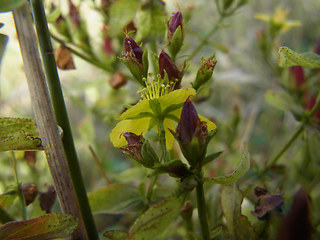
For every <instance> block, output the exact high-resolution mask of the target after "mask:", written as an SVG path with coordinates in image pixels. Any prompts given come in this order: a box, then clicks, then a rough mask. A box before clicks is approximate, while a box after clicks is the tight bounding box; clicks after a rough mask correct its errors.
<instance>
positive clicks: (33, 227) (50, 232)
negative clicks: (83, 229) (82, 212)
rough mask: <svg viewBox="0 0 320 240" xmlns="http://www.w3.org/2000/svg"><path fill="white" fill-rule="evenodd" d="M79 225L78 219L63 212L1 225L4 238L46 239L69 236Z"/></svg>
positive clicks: (1, 233)
mask: <svg viewBox="0 0 320 240" xmlns="http://www.w3.org/2000/svg"><path fill="white" fill-rule="evenodd" d="M77 226H78V219H77V218H76V217H74V216H71V215H68V214H61V213H52V214H46V215H43V216H41V217H37V218H34V219H30V220H26V221H17V222H9V223H6V224H4V225H2V226H1V227H0V239H2V240H13V239H20V240H39V239H41V240H46V239H53V238H63V237H67V236H69V235H70V234H71V233H72V232H73V231H74V230H75V229H76V227H77Z"/></svg>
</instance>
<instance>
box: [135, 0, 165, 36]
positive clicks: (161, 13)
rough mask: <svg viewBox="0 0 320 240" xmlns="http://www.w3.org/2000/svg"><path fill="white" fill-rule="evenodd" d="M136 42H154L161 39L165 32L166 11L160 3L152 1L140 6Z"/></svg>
mask: <svg viewBox="0 0 320 240" xmlns="http://www.w3.org/2000/svg"><path fill="white" fill-rule="evenodd" d="M137 20H138V21H137V29H138V32H137V36H136V40H137V41H138V42H140V41H142V40H148V41H155V40H158V39H161V38H162V37H163V36H164V34H165V30H166V21H167V17H166V11H165V7H164V4H163V2H162V1H159V0H154V1H149V2H148V3H146V4H144V5H143V6H142V9H141V11H140V12H139V14H138V19H137Z"/></svg>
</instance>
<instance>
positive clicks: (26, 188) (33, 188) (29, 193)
mask: <svg viewBox="0 0 320 240" xmlns="http://www.w3.org/2000/svg"><path fill="white" fill-rule="evenodd" d="M21 191H22V193H23V195H24V200H25V202H26V206H28V205H29V204H30V203H33V201H34V200H35V199H36V197H37V195H38V187H37V185H35V184H34V183H25V184H23V185H22V186H21Z"/></svg>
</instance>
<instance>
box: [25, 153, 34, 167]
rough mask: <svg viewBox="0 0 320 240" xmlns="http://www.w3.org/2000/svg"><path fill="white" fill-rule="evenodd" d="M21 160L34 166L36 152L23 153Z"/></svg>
mask: <svg viewBox="0 0 320 240" xmlns="http://www.w3.org/2000/svg"><path fill="white" fill-rule="evenodd" d="M23 159H24V160H26V161H27V162H28V163H30V164H32V165H34V164H35V163H36V161H37V157H36V151H25V152H24V156H23Z"/></svg>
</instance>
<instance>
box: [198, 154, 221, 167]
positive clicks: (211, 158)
mask: <svg viewBox="0 0 320 240" xmlns="http://www.w3.org/2000/svg"><path fill="white" fill-rule="evenodd" d="M222 153H223V151H220V152H216V153H212V154H210V155H208V156H206V157H205V158H204V159H203V161H202V163H201V164H202V166H205V165H206V164H208V163H210V162H212V161H214V160H216V159H217V158H218V157H219V156H220V155H221V154H222Z"/></svg>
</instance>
